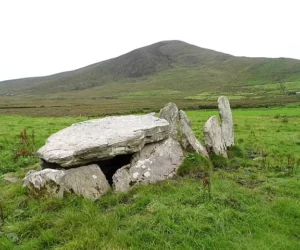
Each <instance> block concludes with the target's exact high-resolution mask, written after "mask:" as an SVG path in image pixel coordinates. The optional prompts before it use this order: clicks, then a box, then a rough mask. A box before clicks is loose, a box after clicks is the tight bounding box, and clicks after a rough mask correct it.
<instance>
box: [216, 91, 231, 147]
mask: <svg viewBox="0 0 300 250" xmlns="http://www.w3.org/2000/svg"><path fill="white" fill-rule="evenodd" d="M218 108H219V114H220V117H221V121H222V125H221V129H222V134H223V139H224V143H225V145H226V147H231V146H233V145H234V129H233V119H232V112H231V108H230V103H229V100H228V99H227V97H226V96H220V97H219V99H218Z"/></svg>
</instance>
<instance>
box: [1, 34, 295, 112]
mask: <svg viewBox="0 0 300 250" xmlns="http://www.w3.org/2000/svg"><path fill="white" fill-rule="evenodd" d="M298 82H299V86H298V85H297V84H298ZM278 83H293V84H290V85H289V86H288V88H286V90H290V89H291V90H293V91H297V90H299V91H300V60H296V59H288V58H247V57H235V56H232V55H229V54H225V53H220V52H217V51H213V50H209V49H204V48H200V47H197V46H194V45H191V44H188V43H185V42H182V41H177V40H174V41H162V42H158V43H155V44H152V45H149V46H145V47H142V48H138V49H135V50H133V51H131V52H129V53H126V54H124V55H121V56H119V57H116V58H112V59H109V60H106V61H102V62H99V63H95V64H92V65H89V66H86V67H83V68H80V69H77V70H74V71H68V72H62V73H58V74H54V75H50V76H45V77H32V78H24V79H17V80H9V81H2V82H0V95H1V96H3V95H5V94H7V93H9V94H11V93H12V94H13V95H14V97H12V96H9V97H10V99H7V101H9V100H17V99H16V98H18V102H19V103H21V102H23V101H24V100H25V101H26V100H28V98H30V100H33V99H39V100H45V99H47V100H60V101H61V103H63V102H67V101H68V100H69V101H70V100H76V102H78V101H79V100H82V101H81V103H83V102H85V101H86V100H92V99H95V100H96V99H106V100H110V99H118V100H137V99H138V100H140V101H142V100H145V99H147V100H148V101H149V100H152V99H157V98H160V99H161V100H162V102H165V101H168V100H174V99H176V100H188V99H196V100H198V98H199V100H203V98H202V96H203V95H206V96H205V98H206V99H205V98H204V99H205V100H209V99H207V98H208V97H210V96H214V95H219V94H226V95H237V96H235V97H234V98H233V100H235V99H237V100H238V99H239V98H241V99H247V100H248V99H251V98H252V99H253V98H256V99H259V98H260V99H261V100H265V99H270V98H274V95H275V94H276V95H278V93H279V92H280V89H279V87H278V86H277V85H278ZM268 84H273V85H272V86H271V89H272V91H273V90H276V91H275V92H276V93H275V92H272V91H270V86H268ZM274 84H276V85H274ZM259 86H265V88H266V90H264V92H262V93H261V90H262V88H260V87H259ZM278 89H279V90H278ZM259 91H260V92H259ZM278 91H279V92H278ZM258 92H259V93H258ZM274 93H275V94H274ZM279 94H281V93H279ZM199 95H200V96H199ZM13 98H15V99H13ZM154 102H155V101H154ZM258 102H259V101H258ZM35 103H37V102H35ZM0 104H1V103H0ZM20 105H21V104H20ZM146 106H147V105H146Z"/></svg>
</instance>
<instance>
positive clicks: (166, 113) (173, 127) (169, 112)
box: [159, 102, 179, 140]
mask: <svg viewBox="0 0 300 250" xmlns="http://www.w3.org/2000/svg"><path fill="white" fill-rule="evenodd" d="M159 117H160V118H162V119H165V120H167V121H168V122H169V124H170V133H171V137H172V138H173V139H174V140H177V137H178V133H177V123H178V118H179V113H178V108H177V106H176V104H175V103H172V102H170V103H168V104H167V105H166V106H165V107H164V108H162V109H161V110H160V112H159Z"/></svg>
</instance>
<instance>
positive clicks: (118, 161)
mask: <svg viewBox="0 0 300 250" xmlns="http://www.w3.org/2000/svg"><path fill="white" fill-rule="evenodd" d="M132 155H133V154H128V155H117V156H115V157H114V158H112V159H108V160H102V161H97V162H94V163H95V164H97V165H98V166H99V167H100V168H101V170H102V172H103V174H104V175H105V176H106V179H107V180H108V183H109V184H110V185H112V184H113V181H112V177H113V175H114V174H115V173H116V171H117V170H118V169H120V168H121V167H124V166H125V165H128V164H129V163H130V161H131V158H132Z"/></svg>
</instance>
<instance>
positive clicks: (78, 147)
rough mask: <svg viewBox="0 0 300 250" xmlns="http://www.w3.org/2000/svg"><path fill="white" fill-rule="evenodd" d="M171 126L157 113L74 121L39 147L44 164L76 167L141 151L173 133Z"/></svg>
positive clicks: (51, 166) (39, 153) (39, 154)
mask: <svg viewBox="0 0 300 250" xmlns="http://www.w3.org/2000/svg"><path fill="white" fill-rule="evenodd" d="M169 131H170V126H169V123H168V122H167V121H166V120H164V119H159V118H157V117H155V116H153V115H144V116H137V115H129V116H110V117H105V118H102V119H95V120H89V121H85V122H80V123H76V124H73V125H72V126H70V127H68V128H65V129H63V130H61V131H59V132H57V133H55V134H53V135H52V136H50V137H49V138H48V140H47V141H46V144H45V146H43V147H42V148H40V149H39V150H38V156H39V157H40V158H41V161H42V168H49V167H50V168H53V167H57V165H58V166H59V167H63V168H68V167H74V166H81V165H84V164H89V163H91V162H97V161H99V160H102V159H110V158H113V157H114V156H116V155H121V154H132V153H135V152H138V151H140V150H141V149H142V148H143V147H144V145H145V144H147V143H152V142H157V141H161V140H163V139H166V138H167V137H168V136H169Z"/></svg>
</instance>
